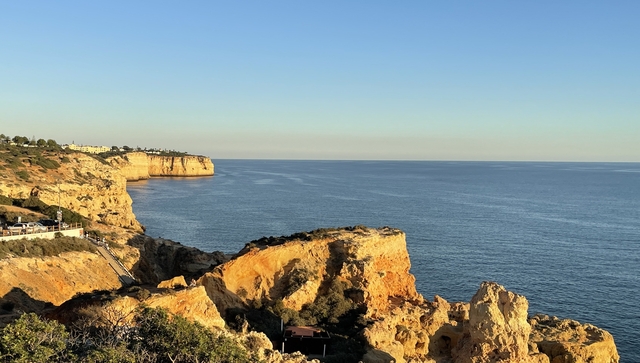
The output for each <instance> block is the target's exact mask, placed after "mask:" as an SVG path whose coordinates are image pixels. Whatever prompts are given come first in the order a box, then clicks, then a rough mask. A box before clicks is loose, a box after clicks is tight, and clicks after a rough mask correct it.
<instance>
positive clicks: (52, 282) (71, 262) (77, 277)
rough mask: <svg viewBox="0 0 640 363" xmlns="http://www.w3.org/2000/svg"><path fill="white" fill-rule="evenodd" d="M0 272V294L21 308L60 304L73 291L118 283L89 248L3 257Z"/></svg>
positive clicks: (108, 286)
mask: <svg viewBox="0 0 640 363" xmlns="http://www.w3.org/2000/svg"><path fill="white" fill-rule="evenodd" d="M0 276H2V278H1V279H0V297H2V300H3V301H11V302H13V303H14V304H15V306H16V310H23V311H39V310H41V309H42V308H43V307H44V305H45V304H46V303H51V304H54V305H60V304H62V303H63V302H65V301H67V300H69V299H70V298H71V297H73V296H74V295H76V294H77V293H83V292H90V291H93V290H96V289H100V290H103V289H117V288H119V287H120V286H121V284H120V281H119V280H118V276H117V275H116V274H115V272H114V271H113V270H112V269H111V267H110V266H109V264H108V263H107V261H106V260H105V259H104V258H102V256H100V255H98V254H95V253H90V252H67V253H63V254H61V255H59V256H55V257H45V258H42V257H37V258H17V257H16V258H10V259H3V260H0Z"/></svg>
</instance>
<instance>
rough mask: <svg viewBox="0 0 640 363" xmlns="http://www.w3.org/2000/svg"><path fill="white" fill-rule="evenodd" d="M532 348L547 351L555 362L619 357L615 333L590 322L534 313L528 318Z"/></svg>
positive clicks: (607, 361) (602, 362) (604, 361)
mask: <svg viewBox="0 0 640 363" xmlns="http://www.w3.org/2000/svg"><path fill="white" fill-rule="evenodd" d="M529 323H530V324H531V327H532V331H531V336H530V338H529V345H530V347H531V349H532V350H534V351H535V350H538V351H540V352H541V353H544V354H546V355H547V356H549V358H550V359H551V362H552V363H615V362H618V361H619V360H620V356H619V355H618V351H617V349H616V345H615V343H614V341H613V336H611V334H610V333H609V332H607V331H605V330H603V329H600V328H598V327H596V326H593V325H591V324H581V323H579V322H577V321H575V320H569V319H558V318H556V317H549V316H547V315H535V316H534V317H532V318H531V319H529Z"/></svg>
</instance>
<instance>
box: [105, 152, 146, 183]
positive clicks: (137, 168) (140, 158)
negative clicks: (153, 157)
mask: <svg viewBox="0 0 640 363" xmlns="http://www.w3.org/2000/svg"><path fill="white" fill-rule="evenodd" d="M107 161H108V162H109V163H110V164H111V165H113V166H115V167H116V168H118V169H119V170H120V173H122V175H124V177H125V178H126V179H127V181H136V180H146V179H149V158H148V157H147V154H146V153H143V152H131V153H127V154H125V155H122V156H113V157H110V158H108V159H107Z"/></svg>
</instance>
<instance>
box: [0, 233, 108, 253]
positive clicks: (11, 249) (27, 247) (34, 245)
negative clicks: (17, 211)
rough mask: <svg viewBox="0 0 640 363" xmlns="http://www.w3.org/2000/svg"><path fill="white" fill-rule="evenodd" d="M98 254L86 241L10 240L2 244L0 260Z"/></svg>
mask: <svg viewBox="0 0 640 363" xmlns="http://www.w3.org/2000/svg"><path fill="white" fill-rule="evenodd" d="M82 251H87V252H97V249H96V247H95V246H94V245H93V244H92V243H91V242H88V241H87V240H85V239H82V238H76V237H59V238H56V239H54V240H50V239H42V238H34V239H26V238H23V239H19V240H9V241H4V242H2V243H0V258H6V257H8V256H10V255H13V256H18V257H44V256H58V255H59V254H61V253H63V252H82Z"/></svg>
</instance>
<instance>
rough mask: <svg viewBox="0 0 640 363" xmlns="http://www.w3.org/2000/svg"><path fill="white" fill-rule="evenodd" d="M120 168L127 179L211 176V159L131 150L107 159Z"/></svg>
mask: <svg viewBox="0 0 640 363" xmlns="http://www.w3.org/2000/svg"><path fill="white" fill-rule="evenodd" d="M107 160H108V161H109V163H111V165H113V166H115V167H117V168H118V169H120V171H121V172H122V174H123V175H124V176H125V177H126V178H127V181H136V180H144V179H149V178H150V177H153V176H185V177H187V176H211V175H213V172H214V170H213V169H214V167H213V163H212V162H211V159H209V158H208V157H205V156H195V155H185V156H161V155H151V154H146V153H143V152H130V153H127V154H125V155H122V156H114V157H110V158H108V159H107Z"/></svg>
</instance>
